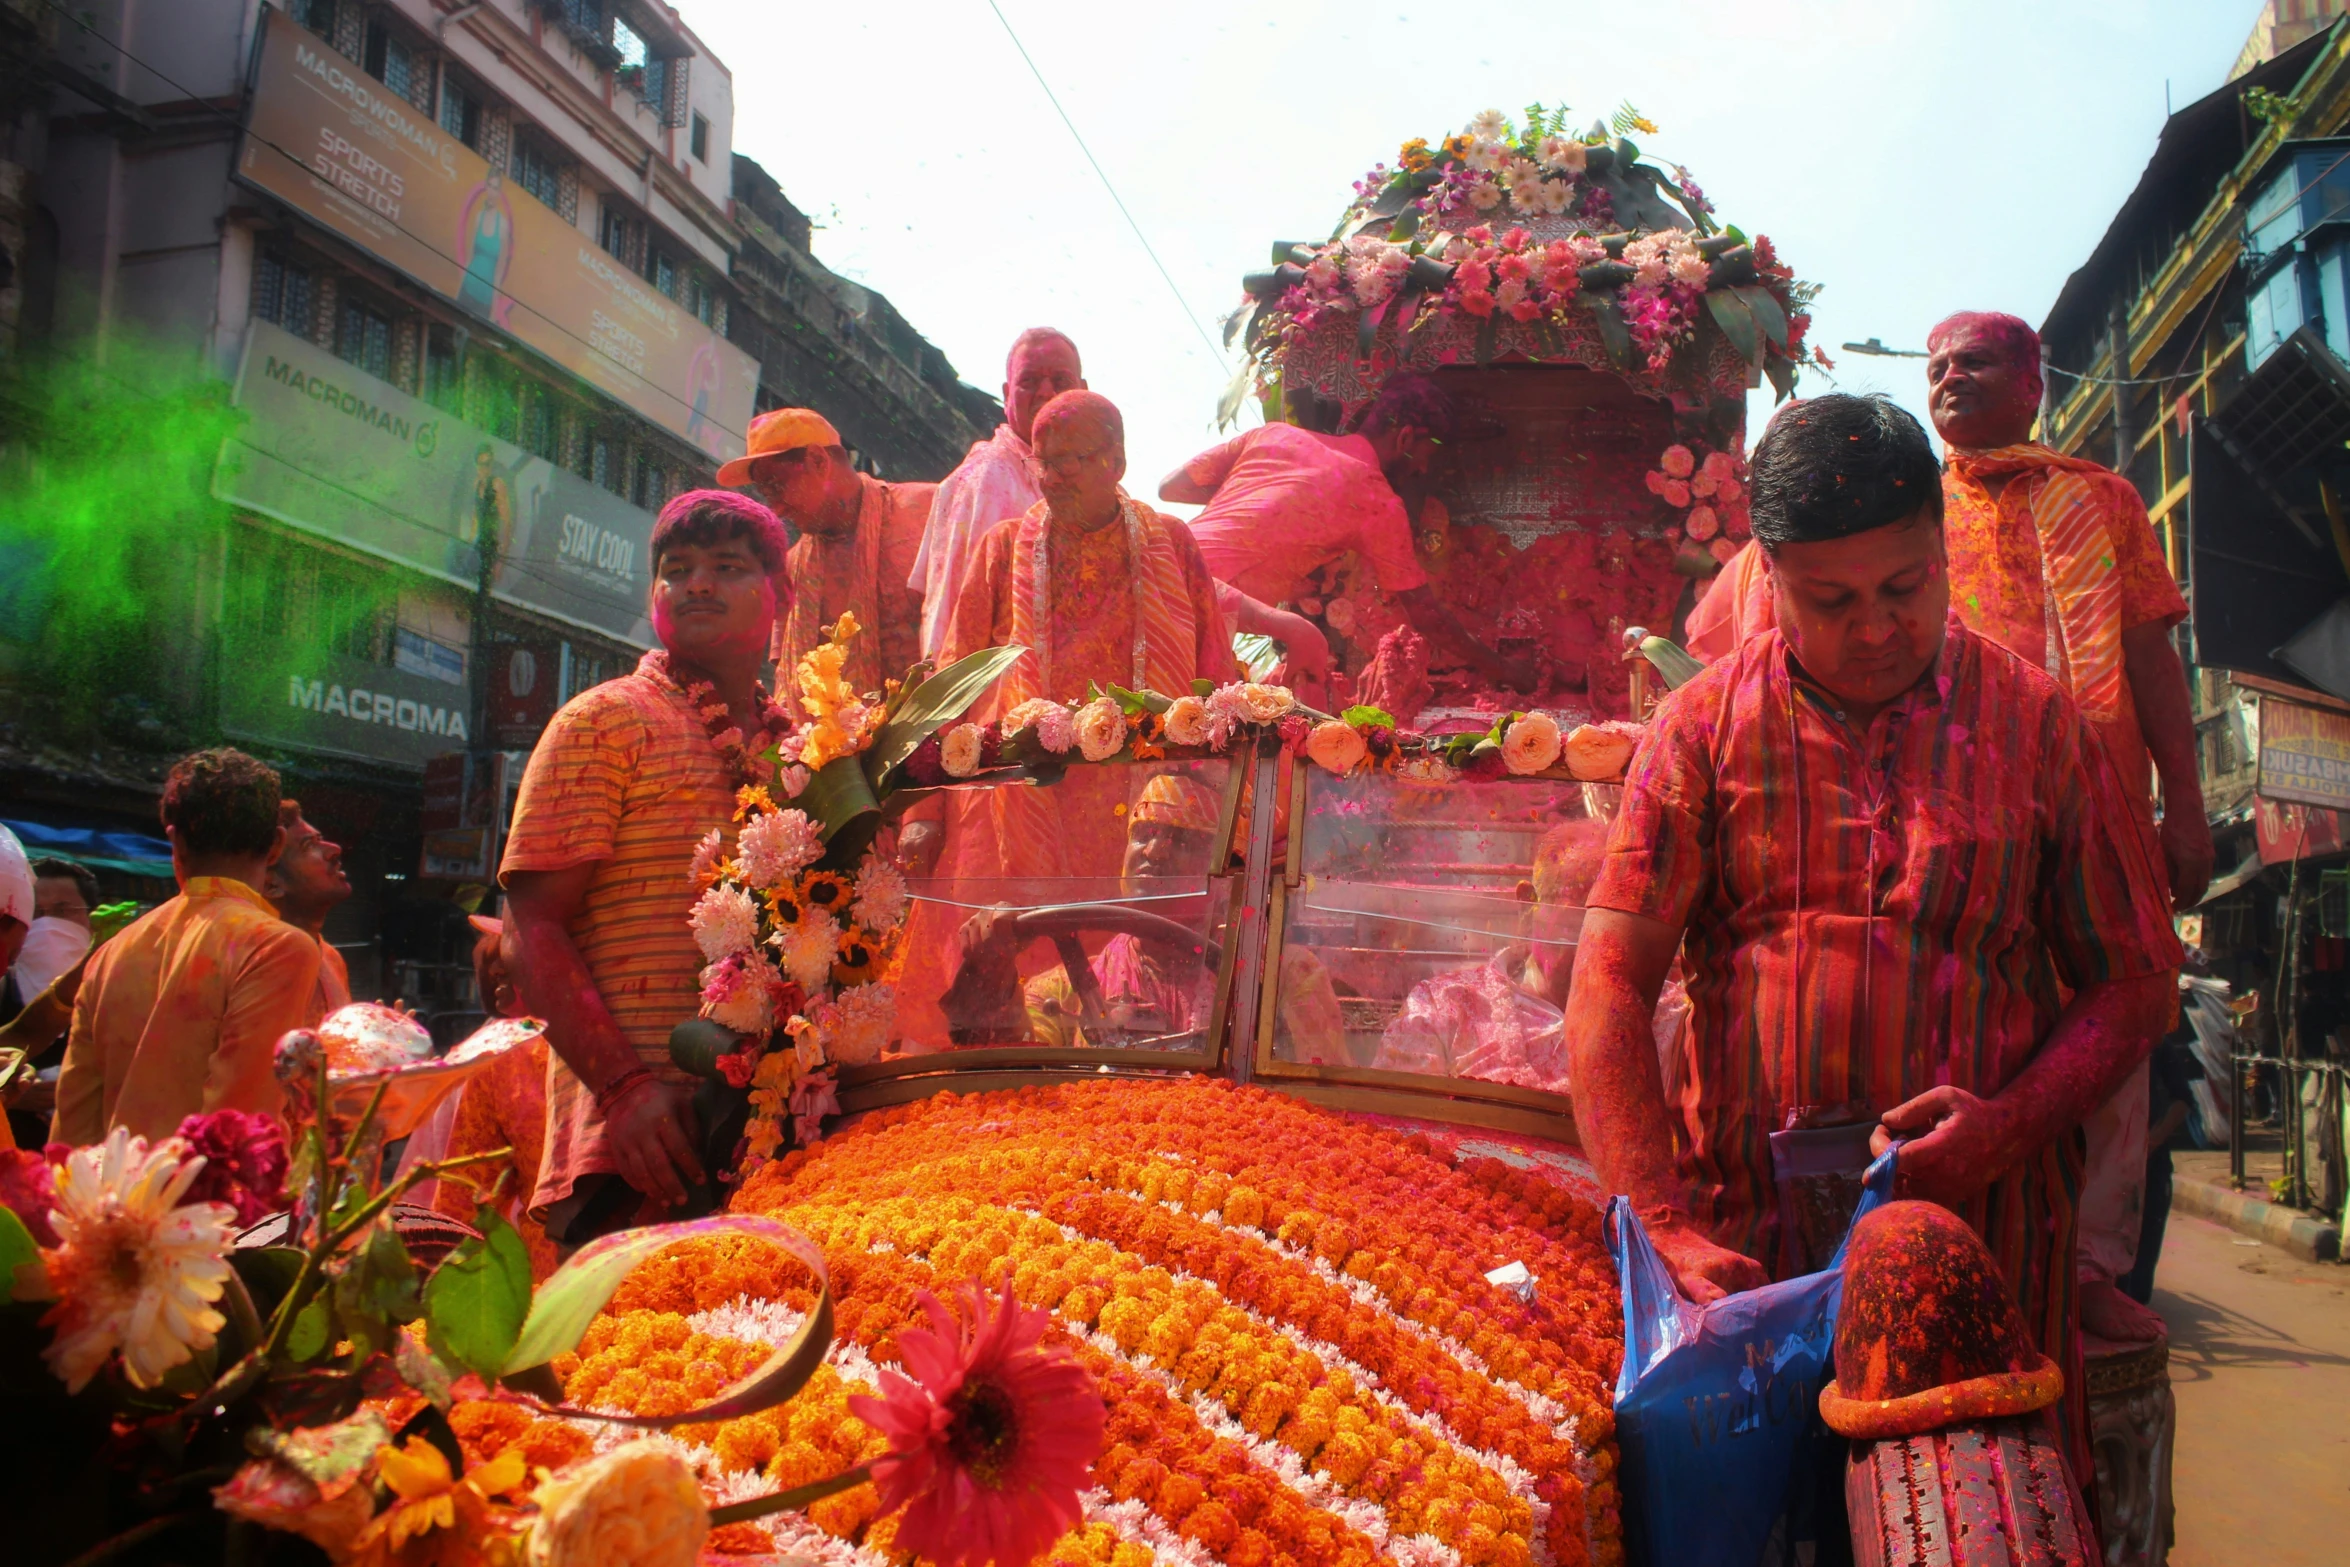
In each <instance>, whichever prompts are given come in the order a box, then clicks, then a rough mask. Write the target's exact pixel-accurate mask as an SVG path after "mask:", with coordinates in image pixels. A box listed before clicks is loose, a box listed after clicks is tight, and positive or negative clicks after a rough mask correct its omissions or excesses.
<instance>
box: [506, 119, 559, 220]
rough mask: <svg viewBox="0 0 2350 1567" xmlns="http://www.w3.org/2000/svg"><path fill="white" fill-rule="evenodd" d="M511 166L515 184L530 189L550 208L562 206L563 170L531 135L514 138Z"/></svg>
mask: <svg viewBox="0 0 2350 1567" xmlns="http://www.w3.org/2000/svg"><path fill="white" fill-rule="evenodd" d="M511 167H512V172H513V175H514V183H515V184H517V185H519V186H521V187H522V188H523V189H524V190H526V191H529V192H530V193H531V194H532V195H533V196H536V197H537V198H538V199H539V200H540V201H541V202H543V203H544V204H545V205H546V206H547V207H549V208H550V209H559V208H560V207H561V206H562V204H563V193H562V189H561V186H562V183H563V176H562V171H561V170H559V169H558V168H557V167H556V166H555V160H554V159H553V158H550V157H548V156H547V154H546V153H545V152H544V151H542V150H541V149H540V148H539V146H538V145H537V144H536V143H535V142H533V141H532V140H531V139H530V138H529V137H527V136H517V137H515V138H514V156H513V158H512V160H511Z"/></svg>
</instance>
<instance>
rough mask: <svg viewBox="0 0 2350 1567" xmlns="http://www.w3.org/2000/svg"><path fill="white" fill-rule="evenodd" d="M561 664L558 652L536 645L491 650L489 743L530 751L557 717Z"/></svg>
mask: <svg viewBox="0 0 2350 1567" xmlns="http://www.w3.org/2000/svg"><path fill="white" fill-rule="evenodd" d="M561 669H562V664H561V660H560V659H559V658H558V657H557V655H556V651H555V649H553V648H552V647H547V646H544V645H542V644H539V643H535V642H509V643H502V644H500V645H499V646H497V647H494V648H492V649H490V741H491V743H492V744H494V745H503V746H511V747H514V748H517V749H520V750H528V749H530V748H531V747H532V746H534V745H536V744H538V739H539V731H540V730H542V729H544V728H546V727H547V720H548V719H550V718H553V717H554V716H555V685H556V682H557V681H558V680H559V679H560V678H561Z"/></svg>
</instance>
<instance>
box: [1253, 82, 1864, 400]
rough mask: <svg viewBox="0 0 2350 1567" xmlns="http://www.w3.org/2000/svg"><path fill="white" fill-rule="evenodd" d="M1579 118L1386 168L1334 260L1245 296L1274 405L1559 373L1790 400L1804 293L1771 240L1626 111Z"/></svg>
mask: <svg viewBox="0 0 2350 1567" xmlns="http://www.w3.org/2000/svg"><path fill="white" fill-rule="evenodd" d="M1567 112H1568V111H1567V109H1566V108H1565V107H1564V106H1563V105H1562V106H1560V107H1559V108H1557V109H1545V108H1543V107H1542V106H1541V105H1539V104H1536V105H1533V106H1531V107H1529V108H1528V109H1527V110H1526V118H1525V121H1524V123H1522V124H1519V123H1514V122H1512V121H1511V120H1510V119H1509V117H1508V116H1507V115H1504V114H1502V113H1501V112H1500V111H1498V110H1492V109H1489V110H1487V111H1485V112H1484V113H1483V114H1480V115H1478V116H1477V117H1476V118H1475V119H1473V120H1471V121H1470V122H1469V124H1468V126H1467V128H1466V129H1464V130H1463V131H1462V132H1461V133H1460V134H1458V135H1455V136H1449V137H1446V138H1444V139H1443V140H1442V141H1441V142H1439V143H1436V144H1434V145H1431V144H1430V143H1429V142H1428V141H1427V140H1426V139H1425V138H1415V139H1413V140H1411V141H1408V142H1406V143H1404V144H1403V147H1402V148H1401V149H1400V151H1399V152H1398V153H1397V156H1396V163H1395V166H1394V167H1392V168H1391V167H1389V166H1388V165H1387V164H1385V163H1381V164H1378V165H1376V166H1374V167H1373V168H1372V169H1371V171H1370V172H1369V173H1367V174H1365V175H1364V176H1363V178H1362V179H1361V180H1359V181H1357V182H1356V184H1355V200H1354V202H1353V204H1352V205H1351V206H1349V207H1348V209H1347V211H1346V215H1345V217H1343V218H1342V219H1341V220H1340V221H1339V224H1338V226H1337V228H1336V229H1335V230H1334V231H1333V232H1332V235H1331V237H1330V239H1329V240H1327V241H1325V242H1323V243H1321V244H1310V243H1309V244H1294V243H1289V242H1283V243H1281V244H1279V245H1276V246H1275V247H1274V252H1273V262H1274V266H1273V269H1272V270H1271V271H1267V272H1259V273H1252V274H1251V275H1250V276H1249V277H1248V278H1247V279H1246V280H1245V282H1244V286H1245V287H1246V289H1247V291H1248V294H1249V296H1250V300H1249V303H1248V304H1246V305H1244V306H1243V307H1242V312H1241V314H1240V316H1238V317H1236V318H1235V320H1234V322H1233V330H1234V331H1235V333H1240V332H1245V334H1246V342H1247V348H1248V355H1249V362H1250V366H1251V369H1252V370H1253V372H1254V381H1255V384H1256V389H1257V391H1258V393H1259V394H1260V395H1267V394H1270V393H1271V392H1273V391H1274V390H1275V389H1276V388H1277V387H1278V386H1280V385H1282V384H1283V383H1284V382H1285V381H1286V383H1287V384H1290V385H1295V386H1301V387H1305V388H1308V389H1311V390H1313V391H1315V392H1318V393H1320V394H1322V395H1324V396H1328V397H1335V398H1338V399H1340V400H1341V401H1347V402H1352V401H1356V400H1358V399H1360V398H1361V397H1364V396H1367V395H1368V394H1369V392H1370V391H1371V390H1373V389H1375V387H1376V385H1377V383H1378V381H1380V380H1381V379H1383V378H1384V377H1385V375H1386V374H1388V373H1390V372H1392V371H1394V370H1397V369H1402V368H1406V367H1409V368H1415V369H1426V368H1433V367H1435V366H1438V365H1450V364H1473V365H1484V364H1490V363H1493V362H1495V361H1496V360H1499V359H1505V358H1515V359H1521V360H1532V361H1559V362H1568V363H1578V364H1583V365H1588V366H1589V367H1591V368H1593V369H1604V370H1612V371H1614V372H1615V373H1617V374H1619V375H1622V376H1624V377H1625V378H1626V379H1628V380H1631V381H1632V382H1634V383H1635V384H1636V385H1637V386H1639V387H1640V389H1641V390H1643V391H1645V392H1649V393H1651V394H1652V395H1664V394H1667V393H1669V392H1673V391H1679V392H1681V393H1682V394H1684V396H1687V395H1691V394H1695V395H1701V396H1702V395H1711V396H1731V395H1736V394H1739V393H1742V392H1743V390H1744V389H1745V388H1746V387H1748V386H1755V385H1759V384H1761V381H1762V380H1763V378H1764V377H1766V376H1767V377H1768V378H1769V379H1770V381H1771V383H1772V384H1773V385H1774V386H1775V387H1777V389H1778V391H1779V395H1780V396H1782V397H1785V396H1787V395H1788V394H1789V393H1791V392H1792V391H1793V389H1794V386H1795V376H1796V371H1797V369H1798V367H1800V366H1802V365H1805V364H1825V361H1824V360H1822V359H1820V358H1819V356H1818V355H1817V354H1815V353H1814V352H1813V351H1812V350H1811V348H1810V347H1809V346H1808V345H1807V344H1806V342H1805V335H1806V332H1807V330H1808V328H1809V327H1810V325H1811V317H1810V316H1809V314H1808V313H1807V312H1806V309H1805V307H1806V306H1807V305H1809V303H1810V302H1811V299H1812V297H1813V295H1814V294H1815V293H1816V292H1817V290H1816V287H1815V286H1814V285H1812V284H1808V283H1803V282H1799V281H1797V280H1796V278H1795V275H1794V273H1793V271H1792V270H1791V269H1789V268H1788V267H1787V266H1786V265H1785V264H1784V263H1783V262H1781V261H1780V259H1779V257H1778V255H1777V253H1776V251H1775V250H1774V249H1773V247H1772V245H1771V242H1770V240H1769V239H1768V238H1767V237H1757V238H1755V239H1752V240H1749V239H1748V238H1747V236H1746V235H1745V234H1744V233H1742V232H1741V231H1740V230H1739V229H1737V228H1736V227H1734V226H1726V225H1723V224H1719V223H1717V222H1716V221H1715V219H1714V211H1713V203H1712V202H1710V201H1708V200H1707V199H1706V196H1705V193H1704V192H1703V191H1702V190H1700V189H1699V188H1698V185H1697V182H1696V181H1695V180H1694V179H1692V178H1690V176H1689V171H1688V170H1686V169H1684V168H1682V167H1681V166H1679V165H1678V164H1676V165H1674V166H1672V168H1671V169H1670V170H1669V171H1668V170H1666V169H1663V168H1660V167H1658V166H1657V165H1655V164H1652V163H1647V162H1644V161H1642V159H1641V154H1640V149H1639V148H1638V147H1637V146H1636V145H1634V144H1633V142H1632V141H1631V140H1629V136H1630V134H1631V133H1632V132H1634V131H1638V132H1640V133H1642V134H1649V133H1652V132H1653V131H1654V130H1655V129H1656V127H1655V126H1653V125H1652V124H1650V123H1649V122H1648V121H1647V120H1646V119H1643V118H1642V117H1641V116H1640V115H1639V113H1638V112H1637V111H1636V110H1634V109H1633V108H1632V107H1631V106H1630V105H1629V104H1627V105H1625V106H1624V107H1623V108H1622V109H1619V110H1618V111H1617V112H1616V114H1615V116H1614V118H1613V120H1612V121H1610V122H1607V123H1594V124H1593V125H1592V126H1591V128H1590V129H1589V130H1588V131H1585V132H1576V131H1572V130H1570V129H1568V127H1567V124H1566V117H1567Z"/></svg>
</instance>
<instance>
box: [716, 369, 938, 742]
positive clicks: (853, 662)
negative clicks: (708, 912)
mask: <svg viewBox="0 0 2350 1567" xmlns="http://www.w3.org/2000/svg"><path fill="white" fill-rule="evenodd" d="M718 482H719V483H721V484H738V485H739V484H747V485H749V486H750V487H751V488H752V489H754V490H756V491H757V492H758V494H759V497H760V499H762V500H764V501H765V502H766V503H767V504H768V505H769V506H771V507H773V508H774V509H775V514H776V515H777V516H779V517H781V518H782V519H783V520H784V521H786V522H788V523H790V524H791V525H792V526H793V527H795V528H797V529H799V531H800V538H799V542H798V543H796V544H794V545H793V546H792V548H791V556H790V562H789V570H790V573H791V590H792V591H791V607H790V609H789V611H788V612H786V614H785V615H784V617H783V619H782V620H781V621H779V622H778V623H777V625H776V628H775V643H774V647H773V649H772V652H773V655H774V658H775V668H776V677H775V683H776V684H777V685H778V686H779V687H781V688H782V690H783V692H784V693H785V695H784V701H785V703H786V705H787V706H788V705H793V704H796V702H797V701H798V695H797V693H798V689H799V688H798V686H797V685H796V683H795V682H794V681H793V679H792V670H793V669H794V668H796V667H797V666H798V664H799V661H800V659H801V658H802V657H803V656H804V655H806V654H807V652H808V651H809V650H810V649H812V648H814V647H815V646H816V644H817V643H819V642H821V641H823V640H824V632H825V628H826V627H828V626H831V625H834V624H836V623H837V622H838V621H839V620H840V617H841V616H842V615H844V614H853V615H855V616H856V617H857V624H858V625H860V626H864V627H867V628H869V629H868V632H867V634H866V635H864V636H861V637H859V638H857V639H856V641H855V642H854V643H852V644H851V645H850V649H849V663H848V668H847V670H846V671H845V674H846V675H847V678H848V682H849V684H850V685H851V686H853V687H854V688H855V689H857V690H859V691H878V690H880V689H881V683H882V682H883V681H884V680H887V679H892V678H895V677H897V676H900V675H903V674H904V673H905V672H906V670H907V668H908V666H910V665H911V664H912V663H913V662H914V660H915V658H916V657H917V656H918V655H919V653H920V651H921V635H922V594H921V592H920V591H919V590H918V589H915V588H913V587H910V586H909V585H908V582H909V579H911V578H912V576H913V574H914V559H915V557H916V556H917V555H918V554H919V553H920V552H921V549H922V534H923V530H924V529H926V528H927V527H928V526H929V524H930V503H931V501H932V499H933V498H934V497H935V496H936V495H937V494H938V486H937V485H935V484H888V483H884V482H883V481H882V480H880V479H876V478H874V477H873V476H872V475H871V474H869V473H859V472H858V471H857V470H856V469H855V468H854V467H853V466H851V464H850V462H849V454H848V450H847V449H846V448H845V447H843V446H842V445H841V440H840V432H839V431H837V430H835V429H834V428H833V427H832V423H831V421H830V420H828V419H826V418H825V417H824V416H823V415H822V414H819V413H817V412H816V411H815V410H814V409H812V408H778V409H775V410H773V411H772V412H769V413H763V414H761V415H760V416H759V417H758V418H756V419H754V420H752V421H751V431H750V440H749V451H748V454H747V455H745V456H743V457H738V458H736V459H735V460H734V461H733V462H730V463H728V464H726V465H725V466H724V467H723V468H720V469H719V470H718Z"/></svg>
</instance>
